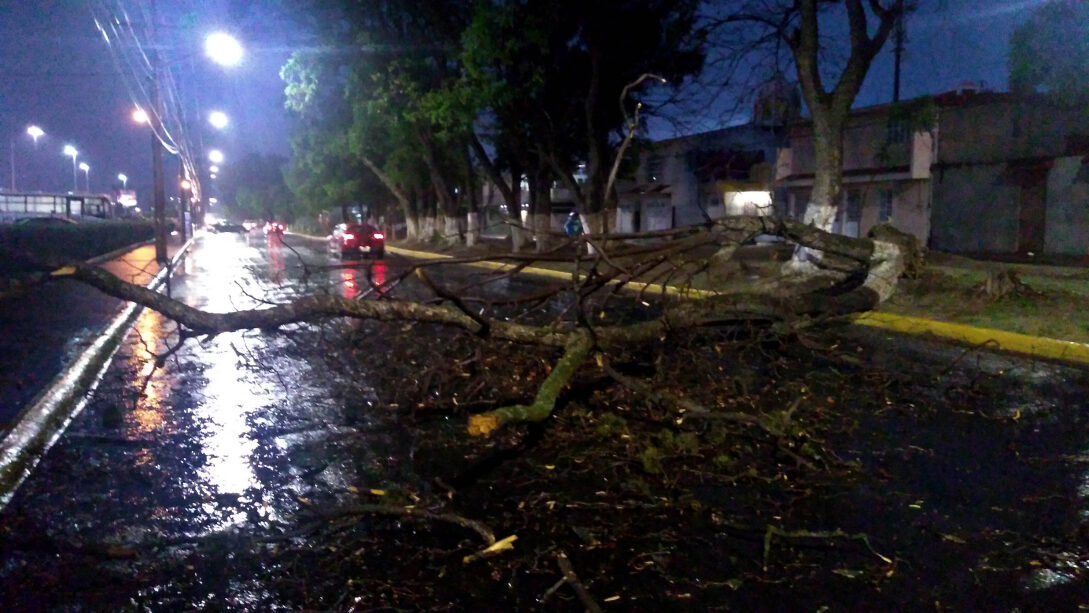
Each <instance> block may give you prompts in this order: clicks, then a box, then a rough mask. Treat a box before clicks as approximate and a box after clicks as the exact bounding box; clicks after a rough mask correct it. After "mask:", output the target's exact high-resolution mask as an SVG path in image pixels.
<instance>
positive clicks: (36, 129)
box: [26, 126, 45, 147]
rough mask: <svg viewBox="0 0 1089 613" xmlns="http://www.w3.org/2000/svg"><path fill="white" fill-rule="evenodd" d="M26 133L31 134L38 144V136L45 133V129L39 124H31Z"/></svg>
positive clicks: (35, 144) (36, 144) (35, 143)
mask: <svg viewBox="0 0 1089 613" xmlns="http://www.w3.org/2000/svg"><path fill="white" fill-rule="evenodd" d="M26 133H27V134H29V135H30V138H33V139H34V146H35V147H37V146H38V138H39V137H41V136H44V135H45V131H44V130H42V129H41V128H39V127H38V126H29V127H28V128H27V129H26Z"/></svg>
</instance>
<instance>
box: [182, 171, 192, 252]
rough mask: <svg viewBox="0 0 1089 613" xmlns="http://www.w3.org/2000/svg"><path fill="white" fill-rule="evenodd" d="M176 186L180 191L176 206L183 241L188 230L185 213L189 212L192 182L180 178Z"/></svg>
mask: <svg viewBox="0 0 1089 613" xmlns="http://www.w3.org/2000/svg"><path fill="white" fill-rule="evenodd" d="M178 186H179V187H181V193H180V194H178V196H179V202H178V208H180V209H181V232H180V233H181V240H182V242H183V243H184V242H185V234H186V232H187V230H188V228H187V227H186V222H187V220H186V214H187V213H188V212H189V201H190V200H192V199H193V183H192V182H191V181H189V179H186V178H182V179H181V181H179V182H178Z"/></svg>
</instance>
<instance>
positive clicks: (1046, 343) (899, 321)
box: [386, 246, 1089, 364]
mask: <svg viewBox="0 0 1089 613" xmlns="http://www.w3.org/2000/svg"><path fill="white" fill-rule="evenodd" d="M386 250H387V251H392V252H393V253H397V254H400V255H404V256H406V257H412V258H418V259H424V260H438V259H450V258H452V256H449V255H442V254H437V253H429V252H426V251H412V250H409V249H401V248H399V247H390V246H387V247H386ZM470 265H471V266H478V267H481V268H490V269H493V270H503V269H505V268H509V267H511V265H510V264H502V263H498V262H477V263H473V264H470ZM521 272H523V273H527V274H533V275H540V276H545V277H553V278H558V279H570V278H571V273H568V272H563V271H560V270H550V269H547V268H532V267H530V268H523V269H522V270H521ZM625 287H626V288H629V289H632V290H650V291H651V292H652V293H661V292H663V291H664V292H665V293H666V294H670V295H674V296H689V297H693V298H706V297H709V296H715V295H717V292H713V291H709V290H702V289H695V288H681V287H675V286H672V285H666V286H662V285H660V284H652V283H639V282H634V281H633V282H629V283H628V284H627V285H626V286H625ZM854 323H856V324H859V325H863V326H870V327H874V328H884V329H886V330H893V331H895V332H903V333H906V334H930V335H933V336H937V337H940V338H945V339H949V340H953V341H957V342H961V343H967V344H970V345H981V346H988V347H991V348H993V349H999V350H1002V351H1010V352H1013V353H1020V354H1025V355H1031V356H1036V357H1040V358H1047V359H1053V360H1064V361H1067V362H1078V363H1082V364H1089V345H1087V344H1084V343H1075V342H1072V341H1062V340H1058V339H1054V338H1045V337H1042V336H1030V335H1028V334H1020V333H1017V332H1006V331H1004V330H993V329H991V328H978V327H975V326H967V325H964V324H955V323H950V322H947V321H937V320H934V319H925V318H922V317H910V316H907V315H893V314H891V313H879V312H876V311H869V312H866V313H862V314H860V315H857V316H855V318H854Z"/></svg>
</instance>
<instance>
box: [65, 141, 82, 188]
mask: <svg viewBox="0 0 1089 613" xmlns="http://www.w3.org/2000/svg"><path fill="white" fill-rule="evenodd" d="M64 155H68V156H71V157H72V193H73V194H74V193H76V192H78V191H79V185H78V180H79V179H78V174H79V173H78V172H77V170H76V157H77V156H78V155H79V151H77V150H76V148H75V147H73V146H72V145H65V146H64Z"/></svg>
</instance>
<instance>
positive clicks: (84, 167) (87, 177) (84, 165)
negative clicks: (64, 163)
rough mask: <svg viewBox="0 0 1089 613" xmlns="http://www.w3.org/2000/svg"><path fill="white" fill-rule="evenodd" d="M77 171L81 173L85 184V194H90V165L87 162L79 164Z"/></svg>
mask: <svg viewBox="0 0 1089 613" xmlns="http://www.w3.org/2000/svg"><path fill="white" fill-rule="evenodd" d="M79 169H80V170H82V171H83V178H84V179H85V180H86V183H87V193H88V194H89V193H91V165H90V164H88V163H87V162H80V163H79Z"/></svg>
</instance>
